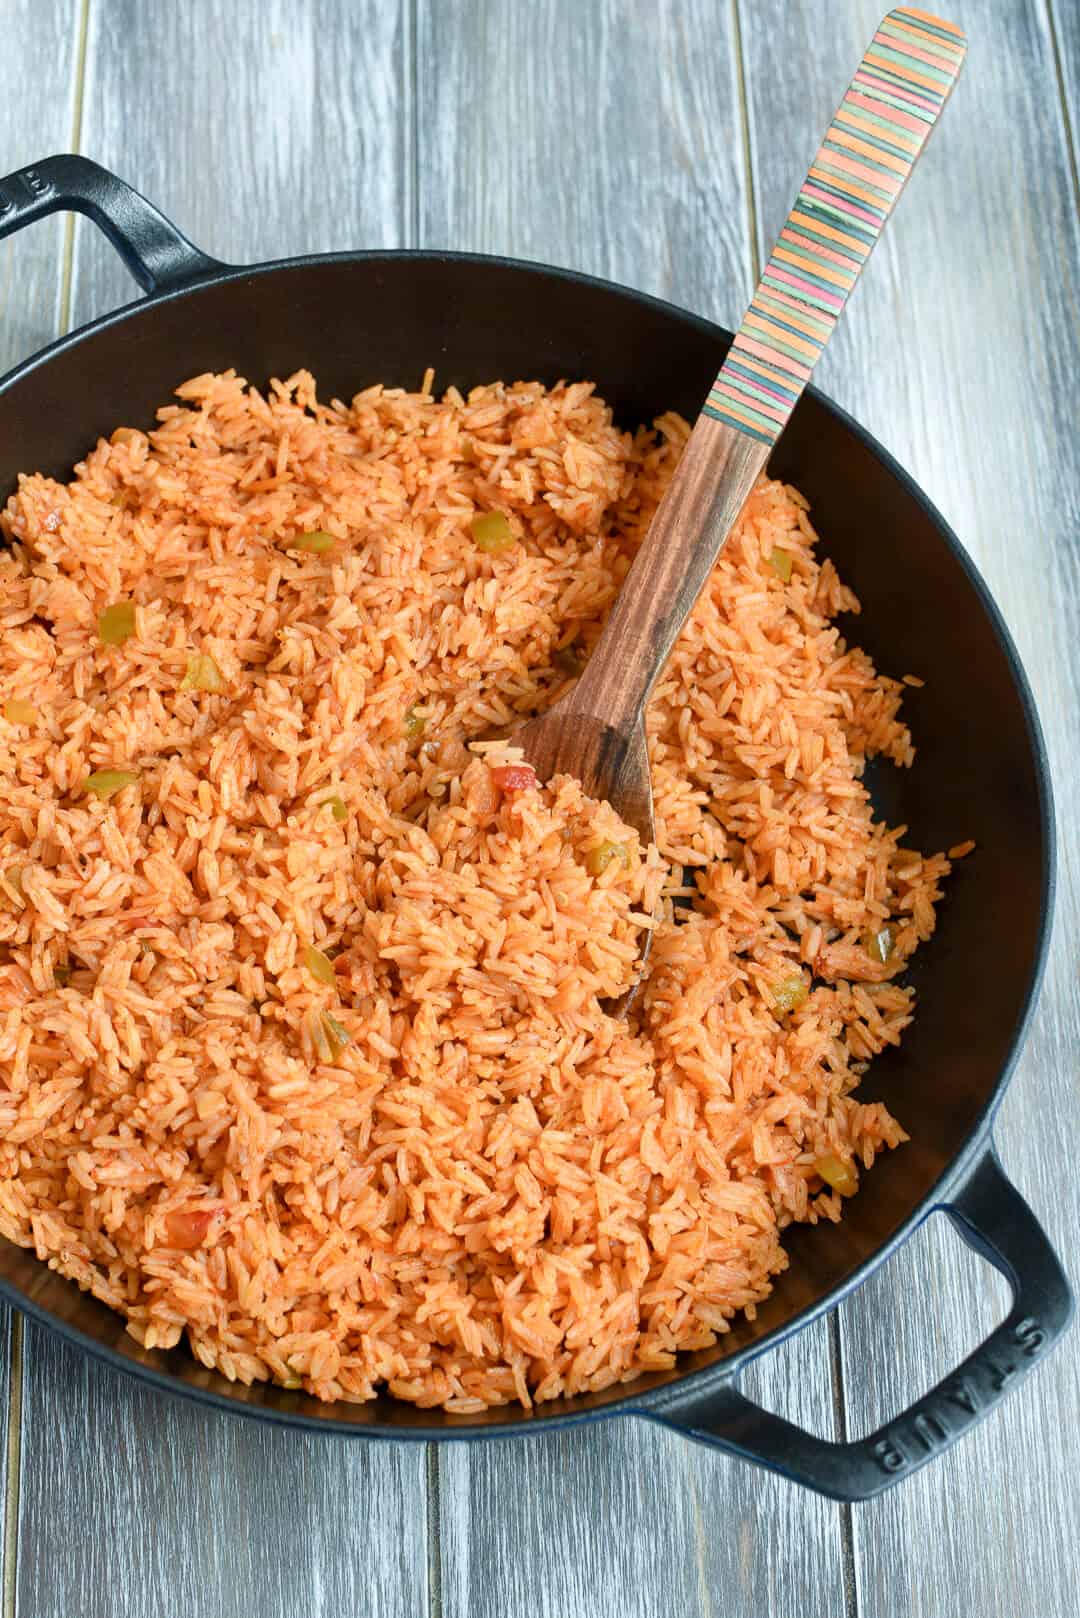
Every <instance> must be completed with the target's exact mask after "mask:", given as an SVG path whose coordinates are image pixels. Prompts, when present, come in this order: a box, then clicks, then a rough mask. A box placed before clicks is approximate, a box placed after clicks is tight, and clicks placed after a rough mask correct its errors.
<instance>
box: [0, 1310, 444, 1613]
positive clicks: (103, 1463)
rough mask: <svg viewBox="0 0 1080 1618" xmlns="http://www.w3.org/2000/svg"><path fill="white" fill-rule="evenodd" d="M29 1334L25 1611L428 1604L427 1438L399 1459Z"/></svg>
mask: <svg viewBox="0 0 1080 1618" xmlns="http://www.w3.org/2000/svg"><path fill="white" fill-rule="evenodd" d="M27 1342H28V1348H29V1351H30V1355H31V1359H32V1363H33V1367H34V1370H33V1374H32V1375H30V1376H29V1378H28V1383H27V1402H26V1410H25V1431H26V1435H27V1437H26V1445H27V1453H26V1464H25V1466H24V1469H23V1491H22V1529H21V1534H20V1544H19V1574H18V1595H19V1606H18V1611H19V1614H20V1618H25V1615H27V1614H33V1615H34V1618H38V1615H46V1614H47V1615H48V1618H53V1615H54V1614H55V1615H56V1618H72V1615H73V1614H78V1615H79V1618H172V1615H176V1618H180V1615H183V1618H196V1615H199V1614H203V1613H205V1614H207V1618H210V1615H212V1618H254V1615H255V1614H258V1615H259V1618H264V1615H268V1614H275V1615H276V1614H278V1613H280V1614H282V1615H283V1618H284V1615H287V1618H323V1615H325V1618H340V1615H341V1614H346V1613H347V1614H350V1615H352V1614H356V1615H357V1618H360V1615H362V1618H402V1615H403V1614H410V1615H411V1614H414V1613H416V1614H419V1613H423V1612H425V1611H426V1610H427V1565H426V1558H425V1557H424V1555H423V1554H422V1547H423V1544H424V1538H425V1528H426V1523H425V1509H424V1490H423V1485H422V1470H423V1447H422V1446H419V1445H417V1446H414V1447H411V1448H407V1449H405V1450H404V1455H405V1458H406V1459H405V1462H404V1464H402V1463H400V1462H398V1461H397V1459H396V1457H397V1456H398V1455H399V1454H400V1453H401V1450H400V1449H394V1450H390V1449H387V1448H384V1447H382V1446H372V1445H365V1444H358V1443H348V1442H342V1441H339V1440H337V1439H333V1438H309V1437H307V1436H305V1435H304V1434H302V1433H295V1432H290V1431H288V1430H284V1429H280V1428H272V1427H269V1426H266V1425H262V1424H254V1423H252V1422H250V1421H245V1420H238V1419H234V1418H230V1417H226V1416H220V1415H218V1414H217V1413H216V1412H215V1411H206V1410H202V1409H200V1408H199V1407H198V1406H197V1405H194V1404H191V1403H189V1402H188V1401H187V1400H184V1399H166V1398H162V1397H160V1396H159V1395H157V1394H155V1393H153V1392H152V1391H150V1390H149V1389H146V1388H142V1387H140V1386H139V1385H138V1384H137V1383H135V1382H133V1381H132V1380H131V1379H130V1378H128V1377H123V1376H121V1375H120V1374H119V1373H117V1372H114V1371H106V1370H104V1369H103V1368H101V1367H100V1366H99V1365H98V1364H97V1363H96V1362H95V1361H93V1360H91V1359H89V1358H88V1357H87V1356H86V1355H84V1354H81V1353H78V1352H76V1351H75V1350H73V1349H71V1348H68V1347H67V1345H66V1344H64V1343H62V1342H61V1341H60V1340H59V1338H56V1337H53V1336H51V1335H49V1334H47V1333H44V1332H42V1331H40V1330H39V1329H38V1328H31V1329H30V1330H29V1331H28V1333H27ZM31 1445H32V1446H33V1449H32V1451H31V1447H30V1446H31ZM418 1473H419V1474H420V1475H418ZM418 1547H420V1548H421V1554H419V1555H418V1554H417V1549H418Z"/></svg>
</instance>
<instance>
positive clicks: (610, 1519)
mask: <svg viewBox="0 0 1080 1618" xmlns="http://www.w3.org/2000/svg"><path fill="white" fill-rule="evenodd" d="M703 42H705V43H703ZM840 88H842V86H840ZM417 103H418V108H419V111H420V120H419V127H420V137H421V138H420V164H419V189H418V197H417V205H418V214H419V220H420V238H419V240H420V245H422V246H451V247H456V248H464V249H474V250H478V251H483V252H499V253H509V254H512V255H514V256H517V257H522V258H536V259H544V260H548V261H550V262H554V263H559V264H569V265H573V266H574V267H576V268H578V269H583V270H587V271H590V272H592V273H594V274H598V275H604V276H610V277H612V278H614V279H616V280H624V281H627V282H630V283H632V284H633V285H635V286H639V287H643V288H644V289H646V290H647V291H650V292H654V293H657V294H659V295H660V296H663V297H667V298H671V299H673V300H675V301H676V302H679V303H684V304H687V305H689V307H691V308H693V309H697V310H700V311H701V312H702V313H705V314H709V315H711V316H713V317H714V318H716V319H720V320H723V321H725V322H726V323H727V324H728V325H735V324H737V323H738V321H739V319H740V318H741V315H742V312H743V310H744V309H745V307H746V305H747V303H748V302H749V298H750V293H751V291H752V289H753V281H754V274H753V261H752V258H751V255H750V253H749V251H748V246H749V244H748V229H747V220H748V198H747V190H746V181H745V172H744V166H743V152H742V139H741V124H740V110H739V101H738V64H737V55H736V50H735V38H734V34H733V30H732V13H731V11H730V8H729V7H728V6H727V5H726V4H723V3H720V0H662V3H660V4H657V3H655V0H648V3H646V0H602V3H601V0H596V3H593V0H590V3H589V4H588V5H580V4H578V3H577V0H543V3H542V4H533V5H528V6H524V5H518V4H516V3H515V0H473V3H471V4H469V5H461V6H451V5H443V4H442V3H441V0H422V3H421V4H420V9H419V16H418V25H417ZM823 127H824V123H822V125H821V126H820V127H819V130H818V133H819V134H820V128H823ZM788 200H789V201H790V196H789V199H788ZM746 1387H747V1390H748V1391H749V1392H750V1393H751V1394H752V1396H753V1397H754V1398H756V1399H758V1400H759V1401H760V1402H762V1403H763V1404H765V1405H768V1406H771V1407H773V1408H783V1409H784V1411H785V1413H786V1414H789V1415H793V1416H794V1415H795V1414H796V1413H797V1415H798V1419H802V1420H804V1421H807V1422H809V1423H810V1424H811V1425H812V1426H814V1427H815V1429H816V1430H819V1431H822V1430H824V1431H826V1432H828V1433H829V1434H830V1435H831V1434H832V1433H833V1430H834V1429H833V1411H832V1383H831V1374H830V1359H829V1345H828V1333H827V1328H826V1327H825V1326H824V1325H821V1326H818V1327H816V1328H815V1329H813V1330H812V1331H809V1332H807V1333H804V1334H803V1335H802V1336H801V1337H800V1338H799V1339H798V1341H797V1342H796V1343H794V1344H792V1345H791V1346H790V1347H789V1348H787V1349H786V1350H785V1351H784V1353H783V1354H782V1355H772V1356H769V1357H768V1358H767V1359H765V1360H764V1361H763V1362H761V1364H760V1365H759V1366H757V1367H755V1368H754V1369H753V1370H752V1371H751V1373H750V1374H749V1376H748V1377H747V1379H746ZM440 1468H441V1476H442V1488H441V1491H440V1498H441V1501H442V1535H441V1553H442V1554H441V1566H442V1583H443V1610H444V1612H445V1614H446V1618H466V1615H468V1618H483V1615H488V1614H490V1615H491V1618H496V1615H498V1618H517V1615H518V1614H520V1615H521V1618H526V1615H529V1618H531V1615H532V1614H534V1613H538V1614H543V1615H547V1614H551V1615H552V1618H554V1615H558V1618H563V1615H565V1614H569V1613H573V1614H575V1615H580V1618H601V1615H604V1618H606V1615H608V1614H611V1615H613V1618H614V1615H615V1614H618V1615H619V1618H627V1615H628V1614H633V1615H634V1618H639V1615H640V1618H659V1615H661V1614H665V1615H666V1614H668V1613H676V1612H677V1613H679V1614H680V1618H696V1615H698V1614H710V1613H712V1612H714V1611H715V1612H719V1611H721V1610H722V1611H723V1612H725V1614H727V1615H729V1618H735V1615H742V1614H745V1615H746V1618H751V1615H753V1618H760V1614H761V1613H762V1612H764V1611H768V1612H769V1613H770V1615H772V1618H787V1615H788V1614H792V1615H795V1614H799V1615H800V1618H802V1615H803V1614H804V1613H805V1611H806V1605H805V1592H806V1589H808V1588H809V1589H811V1590H813V1591H814V1592H815V1597H816V1598H818V1599H819V1600H820V1610H821V1611H822V1612H829V1613H830V1614H832V1613H840V1612H842V1611H843V1610H844V1591H843V1572H844V1567H843V1546H842V1519H841V1515H840V1513H839V1511H838V1510H837V1508H836V1507H834V1506H831V1505H827V1504H825V1503H824V1502H822V1501H820V1500H813V1499H811V1498H809V1497H808V1496H806V1495H803V1494H801V1493H800V1492H799V1491H797V1490H795V1489H794V1488H792V1487H791V1486H789V1485H786V1484H783V1483H780V1482H778V1481H776V1480H772V1479H766V1478H765V1477H764V1476H763V1475H761V1474H755V1473H753V1472H752V1471H750V1470H749V1469H748V1468H746V1467H740V1466H737V1465H734V1464H732V1463H729V1462H727V1461H725V1460H722V1459H720V1458H719V1457H718V1456H716V1455H714V1454H710V1453H709V1452H707V1451H705V1450H702V1449H700V1448H696V1447H695V1446H693V1445H690V1444H686V1443H684V1442H682V1441H680V1440H677V1439H674V1438H672V1437H671V1436H669V1435H667V1434H665V1433H661V1432H658V1431H654V1430H651V1429H649V1428H647V1427H645V1426H644V1425H643V1424H641V1423H637V1422H635V1423H628V1422H608V1423H603V1424H600V1425H597V1426H595V1427H592V1428H588V1429H585V1430H582V1431H578V1432H574V1433H568V1434H565V1435H561V1436H552V1437H550V1438H543V1439H536V1440H531V1441H529V1442H528V1443H510V1444H506V1443H503V1444H472V1445H469V1446H468V1448H467V1449H462V1448H459V1447H456V1446H449V1447H444V1448H443V1449H442V1450H441V1451H440Z"/></svg>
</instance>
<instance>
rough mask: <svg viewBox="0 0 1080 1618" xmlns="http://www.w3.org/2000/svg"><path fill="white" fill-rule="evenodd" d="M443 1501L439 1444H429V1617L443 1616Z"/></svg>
mask: <svg viewBox="0 0 1080 1618" xmlns="http://www.w3.org/2000/svg"><path fill="white" fill-rule="evenodd" d="M441 1502H442V1487H441V1478H440V1476H439V1446H438V1444H429V1445H428V1447H427V1542H428V1559H427V1576H428V1618H443V1591H442V1515H441V1514H442V1503H441Z"/></svg>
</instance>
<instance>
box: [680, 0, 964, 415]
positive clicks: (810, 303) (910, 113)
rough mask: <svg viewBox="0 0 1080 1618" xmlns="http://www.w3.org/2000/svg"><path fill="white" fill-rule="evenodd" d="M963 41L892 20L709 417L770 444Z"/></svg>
mask: <svg viewBox="0 0 1080 1618" xmlns="http://www.w3.org/2000/svg"><path fill="white" fill-rule="evenodd" d="M966 49H967V43H966V41H965V39H964V35H963V34H962V33H961V31H960V29H959V28H956V27H954V26H953V24H952V23H948V22H942V21H941V19H940V18H938V17H931V16H930V15H929V14H928V13H927V12H925V11H916V10H915V9H914V8H913V7H910V6H901V7H899V8H898V9H897V10H896V11H890V12H889V15H888V16H887V17H886V18H885V19H884V20H883V21H882V23H881V25H880V27H879V28H878V31H877V33H876V34H875V35H874V38H873V40H872V42H871V44H870V46H869V47H868V49H867V52H866V55H865V56H864V57H863V59H862V61H861V62H860V63H859V69H858V72H857V73H856V74H855V77H854V79H853V81H852V83H851V85H850V86H849V88H848V91H847V94H846V95H845V96H844V99H843V101H842V102H841V103H840V107H839V110H838V112H837V114H836V117H835V118H834V119H833V121H832V123H831V124H830V125H829V129H828V132H827V133H826V136H825V139H824V141H823V142H822V145H821V149H820V151H819V152H818V154H817V156H816V157H815V158H814V161H813V163H812V164H811V165H810V172H809V174H808V175H807V177H806V179H805V180H804V182H803V186H802V190H801V191H800V192H799V195H798V198H797V199H796V202H795V206H794V207H793V208H792V210H791V212H790V213H789V214H788V216H787V219H786V221H785V222H784V228H783V229H782V230H781V232H780V240H779V241H778V242H777V244H776V246H775V247H774V248H773V250H772V256H771V257H770V259H769V262H768V264H766V266H765V272H764V274H763V275H762V277H761V281H760V282H759V284H758V288H757V291H756V292H755V294H754V301H753V303H752V304H751V305H750V308H749V309H748V311H747V313H746V318H745V319H744V321H743V323H742V325H741V326H740V327H739V331H738V334H737V336H736V338H735V342H734V344H733V345H732V348H731V352H730V353H729V354H728V357H727V359H726V361H725V362H724V366H723V369H722V370H721V372H720V375H719V376H718V377H717V379H716V381H715V382H714V383H713V386H712V390H711V392H710V394H709V398H708V402H707V403H706V405H705V406H704V412H705V414H706V415H708V416H712V417H713V418H714V419H715V420H717V421H723V422H727V424H728V425H729V426H731V427H734V428H736V429H737V430H738V431H739V432H742V433H746V434H747V435H748V436H749V437H751V438H756V439H757V440H758V441H759V442H760V443H762V444H766V445H769V446H771V445H772V444H774V443H775V442H776V440H777V438H779V436H780V434H781V432H782V431H783V429H784V425H785V423H786V422H787V419H788V417H789V416H790V414H791V412H792V410H793V408H794V406H795V403H796V401H797V400H798V397H799V395H800V393H801V392H802V390H803V388H804V387H805V386H806V384H807V382H808V381H809V379H810V373H811V371H812V370H813V368H814V366H815V364H816V363H817V359H818V356H819V355H820V353H821V350H822V349H823V348H824V347H825V344H826V343H827V342H828V340H829V338H830V337H831V336H832V330H833V327H834V326H835V325H836V322H837V320H838V319H839V318H840V314H841V311H842V310H843V307H844V305H845V303H846V302H847V299H848V294H849V293H850V291H851V289H852V287H853V286H854V285H855V282H856V281H857V280H858V278H859V271H860V270H861V269H862V267H863V265H864V264H865V263H866V261H867V259H868V258H869V256H870V250H871V248H872V247H873V245H874V243H875V242H876V241H877V239H878V237H879V236H880V235H881V232H882V230H883V229H884V226H885V222H886V220H887V219H888V217H889V215H890V214H891V212H892V210H893V208H894V206H895V204H896V199H897V198H898V197H899V195H900V193H901V191H902V190H903V189H904V185H905V183H906V181H907V178H908V176H909V174H910V173H911V171H912V169H913V168H914V167H915V163H916V161H917V160H918V158H919V156H920V154H921V152H922V149H923V147H924V146H925V144H926V141H927V137H928V136H929V134H930V131H931V130H932V129H933V127H934V124H935V123H936V122H937V119H938V117H939V115H940V113H941V110H942V108H943V107H944V105H945V102H946V101H947V100H948V97H949V92H950V91H951V90H952V87H953V85H954V84H955V83H956V80H957V76H958V74H959V72H960V68H961V65H962V63H963V60H964V52H965V51H966Z"/></svg>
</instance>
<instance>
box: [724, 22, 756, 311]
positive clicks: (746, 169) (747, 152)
mask: <svg viewBox="0 0 1080 1618" xmlns="http://www.w3.org/2000/svg"><path fill="white" fill-rule="evenodd" d="M731 31H732V36H733V40H734V45H735V50H734V57H735V83H736V88H737V91H738V98H739V128H740V130H741V132H742V143H743V174H744V176H745V179H746V222H747V235H748V238H749V245H750V283H751V290H752V289H753V288H754V287H756V286H757V284H758V282H759V281H760V280H761V248H760V243H759V236H758V209H757V197H756V195H755V192H754V160H753V153H752V149H751V143H750V142H751V136H750V102H749V99H748V97H747V94H746V67H745V62H744V59H743V40H742V25H741V23H740V21H739V0H731Z"/></svg>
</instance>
